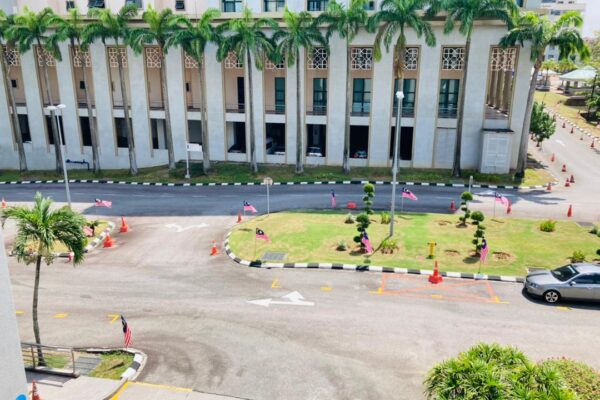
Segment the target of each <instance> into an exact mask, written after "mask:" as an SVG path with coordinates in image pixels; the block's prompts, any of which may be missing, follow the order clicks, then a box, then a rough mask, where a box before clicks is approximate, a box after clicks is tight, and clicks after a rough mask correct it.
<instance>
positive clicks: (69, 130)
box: [56, 42, 91, 168]
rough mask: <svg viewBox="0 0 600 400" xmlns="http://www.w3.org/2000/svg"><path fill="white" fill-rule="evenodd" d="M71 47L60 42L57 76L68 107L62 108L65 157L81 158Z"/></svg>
mask: <svg viewBox="0 0 600 400" xmlns="http://www.w3.org/2000/svg"><path fill="white" fill-rule="evenodd" d="M70 47H71V46H70V45H69V44H68V43H67V42H62V43H61V44H60V52H61V54H62V61H60V62H58V61H57V63H56V76H57V78H58V90H59V94H60V102H61V103H62V104H64V105H65V106H66V108H64V109H62V110H61V115H62V120H63V128H64V129H63V133H64V136H65V149H66V153H65V159H69V158H71V159H75V160H81V153H82V151H81V150H82V147H81V146H82V143H81V133H80V132H79V121H78V119H79V113H78V108H77V107H78V106H77V98H76V97H75V88H74V87H73V85H74V81H73V67H72V65H71V64H72V61H73V60H72V57H71V51H70ZM88 161H91V160H88ZM67 168H68V166H67Z"/></svg>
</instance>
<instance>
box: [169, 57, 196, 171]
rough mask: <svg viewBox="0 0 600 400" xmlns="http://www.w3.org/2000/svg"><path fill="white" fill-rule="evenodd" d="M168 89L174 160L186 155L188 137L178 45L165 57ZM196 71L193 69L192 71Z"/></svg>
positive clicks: (183, 157) (182, 158)
mask: <svg viewBox="0 0 600 400" xmlns="http://www.w3.org/2000/svg"><path fill="white" fill-rule="evenodd" d="M165 62H166V65H167V80H168V89H169V111H170V113H171V131H172V133H173V151H174V154H175V160H176V161H178V160H184V159H185V157H186V154H185V153H186V152H185V143H186V142H187V137H188V124H187V115H186V114H187V113H186V108H187V104H186V93H185V91H184V88H185V85H184V79H183V54H182V50H181V48H179V47H176V48H172V49H170V50H169V52H168V53H167V55H166V57H165ZM197 72H198V71H196V70H194V73H197Z"/></svg>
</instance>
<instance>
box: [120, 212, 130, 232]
mask: <svg viewBox="0 0 600 400" xmlns="http://www.w3.org/2000/svg"><path fill="white" fill-rule="evenodd" d="M120 232H121V233H126V232H129V226H128V225H127V221H125V217H123V216H121V230H120Z"/></svg>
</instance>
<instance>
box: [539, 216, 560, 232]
mask: <svg viewBox="0 0 600 400" xmlns="http://www.w3.org/2000/svg"><path fill="white" fill-rule="evenodd" d="M555 230H556V221H553V220H551V219H549V220H546V221H542V223H540V231H542V232H554V231H555Z"/></svg>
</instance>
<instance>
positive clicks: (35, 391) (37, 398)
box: [31, 381, 42, 400]
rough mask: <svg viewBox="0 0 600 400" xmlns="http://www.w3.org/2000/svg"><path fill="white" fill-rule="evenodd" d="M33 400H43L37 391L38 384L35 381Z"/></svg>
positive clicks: (32, 392)
mask: <svg viewBox="0 0 600 400" xmlns="http://www.w3.org/2000/svg"><path fill="white" fill-rule="evenodd" d="M31 400H42V398H41V397H40V395H39V394H38V391H37V383H36V382H35V381H33V382H31Z"/></svg>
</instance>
